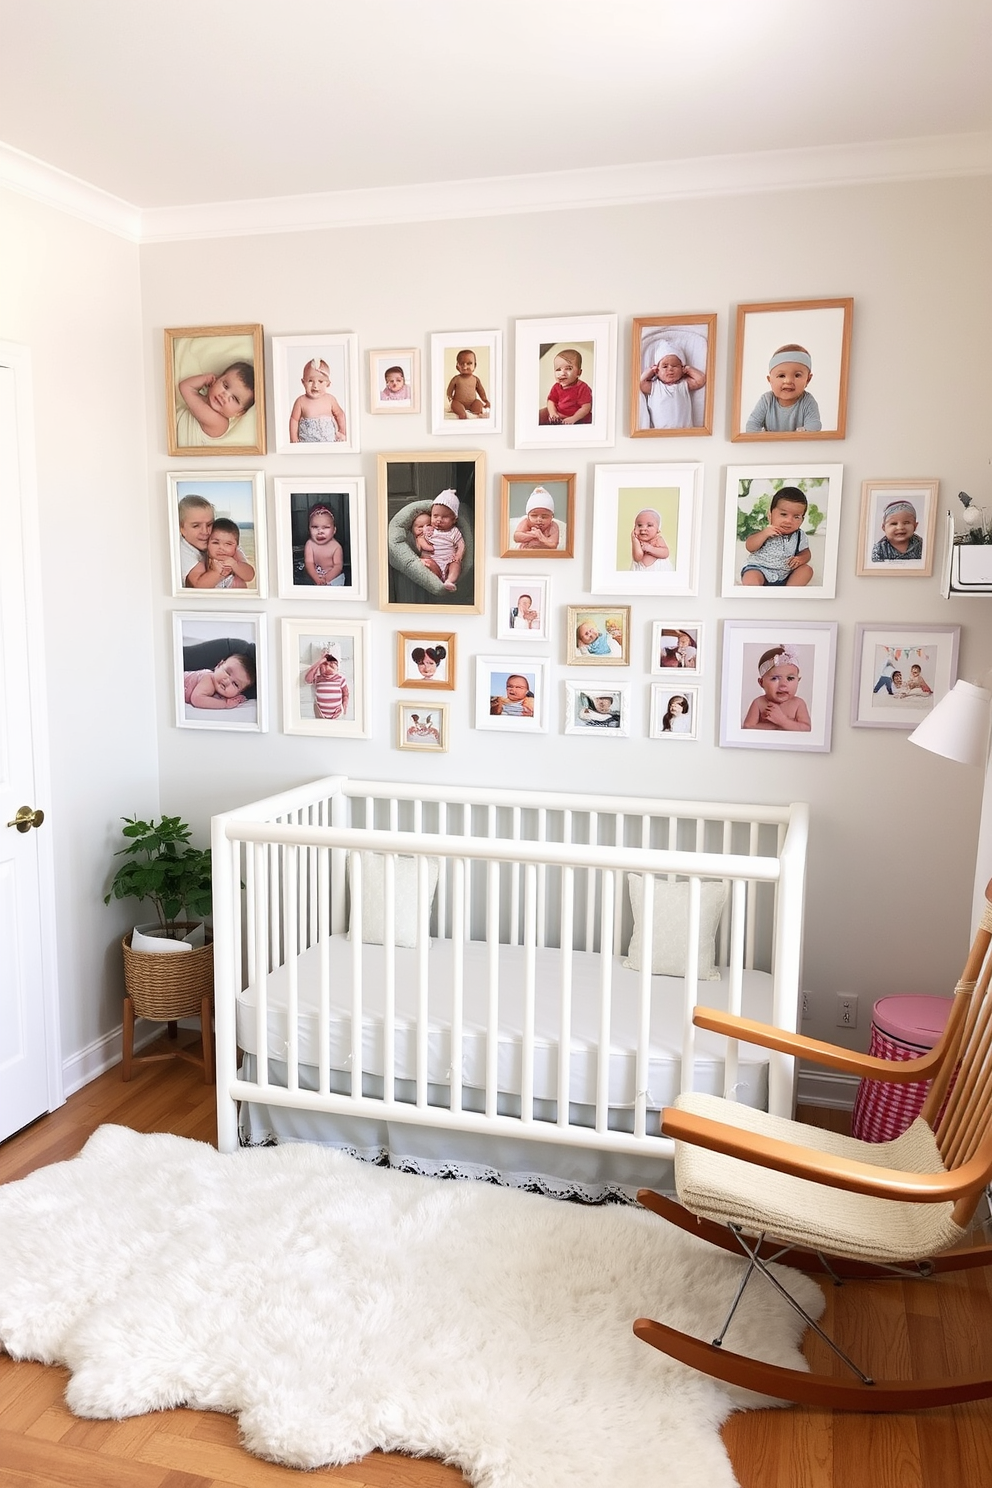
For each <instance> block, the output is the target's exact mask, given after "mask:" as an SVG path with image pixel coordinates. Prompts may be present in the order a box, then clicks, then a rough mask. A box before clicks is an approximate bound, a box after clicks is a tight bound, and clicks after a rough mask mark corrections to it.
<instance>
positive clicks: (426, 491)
mask: <svg viewBox="0 0 992 1488" xmlns="http://www.w3.org/2000/svg"><path fill="white" fill-rule="evenodd" d="M485 468H486V457H485V455H483V454H482V453H481V452H480V451H478V450H458V451H452V452H451V453H450V454H447V453H443V454H442V453H441V452H440V451H438V450H427V451H422V450H421V451H416V452H414V453H406V454H388V455H380V456H379V458H378V475H379V479H378V485H379V608H380V609H381V610H424V611H429V610H436V611H438V612H441V613H445V614H449V615H480V614H481V613H482V610H483V605H484V590H483V578H484V569H485V551H486V543H485V511H486V502H485V492H486V484H485ZM447 491H454V492H455V498H456V499H457V503H458V511H457V515H456V516H455V521H454V525H453V528H449V529H448V530H449V531H450V530H454V529H457V530H458V531H459V532H460V533H461V536H462V540H463V543H464V554H463V557H462V560H461V568H460V571H459V573H458V576H457V578H456V579H454V580H451V579H450V570H448V572H449V579H448V580H447V581H446V580H444V579H442V578H441V577H440V576H439V575H438V574H435V573H434V572H432V571H431V570H430V569H429V568H428V567H427V566H426V564H425V563H424V562H423V555H422V554H421V552H420V551H419V550H418V548H417V546H416V533H415V531H414V526H415V524H416V523H417V522H418V519H419V518H420V517H421V516H422V514H423V513H425V512H426V513H428V514H429V513H430V512H431V509H432V506H434V504H435V498H436V497H437V496H438V495H439V494H441V493H442V492H447ZM449 509H450V510H453V508H451V507H450V506H449ZM427 556H430V555H427ZM446 582H448V583H450V582H454V585H455V587H454V588H453V589H449V588H446V587H445V584H446Z"/></svg>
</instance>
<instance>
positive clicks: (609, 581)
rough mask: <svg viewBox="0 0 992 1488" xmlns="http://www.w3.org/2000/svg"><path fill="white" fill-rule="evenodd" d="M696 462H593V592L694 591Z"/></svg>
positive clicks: (698, 473) (697, 496)
mask: <svg viewBox="0 0 992 1488" xmlns="http://www.w3.org/2000/svg"><path fill="white" fill-rule="evenodd" d="M702 471H703V467H702V465H700V464H692V465H597V466H596V478H595V485H594V488H593V510H592V563H591V574H590V580H589V588H590V590H591V592H592V593H593V594H678V595H683V594H695V593H696V592H697V590H698V587H699V577H698V567H699V506H700V491H701V484H702Z"/></svg>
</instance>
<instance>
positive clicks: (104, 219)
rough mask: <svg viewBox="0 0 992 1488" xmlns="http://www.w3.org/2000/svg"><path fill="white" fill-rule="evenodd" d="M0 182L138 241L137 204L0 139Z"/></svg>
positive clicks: (139, 224)
mask: <svg viewBox="0 0 992 1488" xmlns="http://www.w3.org/2000/svg"><path fill="white" fill-rule="evenodd" d="M0 186H2V187H6V189H7V190H8V191H14V192H16V193H17V194H18V195H19V196H28V197H31V199H32V200H33V201H38V202H42V203H43V204H44V205H45V206H46V207H55V209H56V210H57V211H60V212H67V213H68V214H69V215H70V217H78V218H79V219H80V220H81V221H83V222H89V223H91V224H92V226H93V227H102V228H105V229H106V230H107V231H108V232H112V233H115V234H116V235H117V237H120V238H128V239H129V240H130V241H131V242H132V243H140V242H141V210H140V208H138V207H133V206H132V205H131V203H130V202H126V201H122V200H121V198H120V197H119V196H111V194H110V192H109V191H101V190H100V188H99V187H98V186H91V185H90V184H89V182H88V181H81V180H80V179H79V177H78V176H70V175H69V173H68V172H67V171H62V170H59V169H58V168H57V167H56V166H54V165H48V164H46V162H45V161H44V160H38V159H36V158H35V156H34V155H25V154H24V152H23V150H15V149H14V148H13V146H12V145H5V144H3V143H0Z"/></svg>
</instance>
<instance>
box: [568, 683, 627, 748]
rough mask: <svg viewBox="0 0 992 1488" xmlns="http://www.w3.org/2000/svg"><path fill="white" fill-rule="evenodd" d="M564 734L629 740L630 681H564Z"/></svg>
mask: <svg viewBox="0 0 992 1488" xmlns="http://www.w3.org/2000/svg"><path fill="white" fill-rule="evenodd" d="M564 731H565V733H566V734H585V735H586V736H587V737H588V738H593V737H595V736H596V735H597V734H600V735H602V737H603V738H604V739H626V738H627V736H628V735H629V733H630V683H629V682H608V683H606V685H605V686H603V685H597V684H596V682H594V681H592V682H590V681H587V682H566V683H565V730H564Z"/></svg>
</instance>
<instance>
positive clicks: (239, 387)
mask: <svg viewBox="0 0 992 1488" xmlns="http://www.w3.org/2000/svg"><path fill="white" fill-rule="evenodd" d="M225 378H227V379H228V380H227V382H226V383H225ZM215 382H217V383H218V387H217V389H215V390H214V391H213V393H212V395H211V390H212V389H214V384H215ZM239 405H245V406H243V407H241V408H240V411H239ZM221 423H225V424H226V428H224V429H221V428H220V424H221ZM165 429H166V444H167V446H168V450H169V454H170V455H195V456H196V457H197V458H198V459H199V458H200V457H201V456H203V455H264V454H265V359H264V354H263V336H262V327H261V326H260V325H254V324H252V325H219V326H173V327H171V328H170V329H168V330H167V331H166V332H165Z"/></svg>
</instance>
